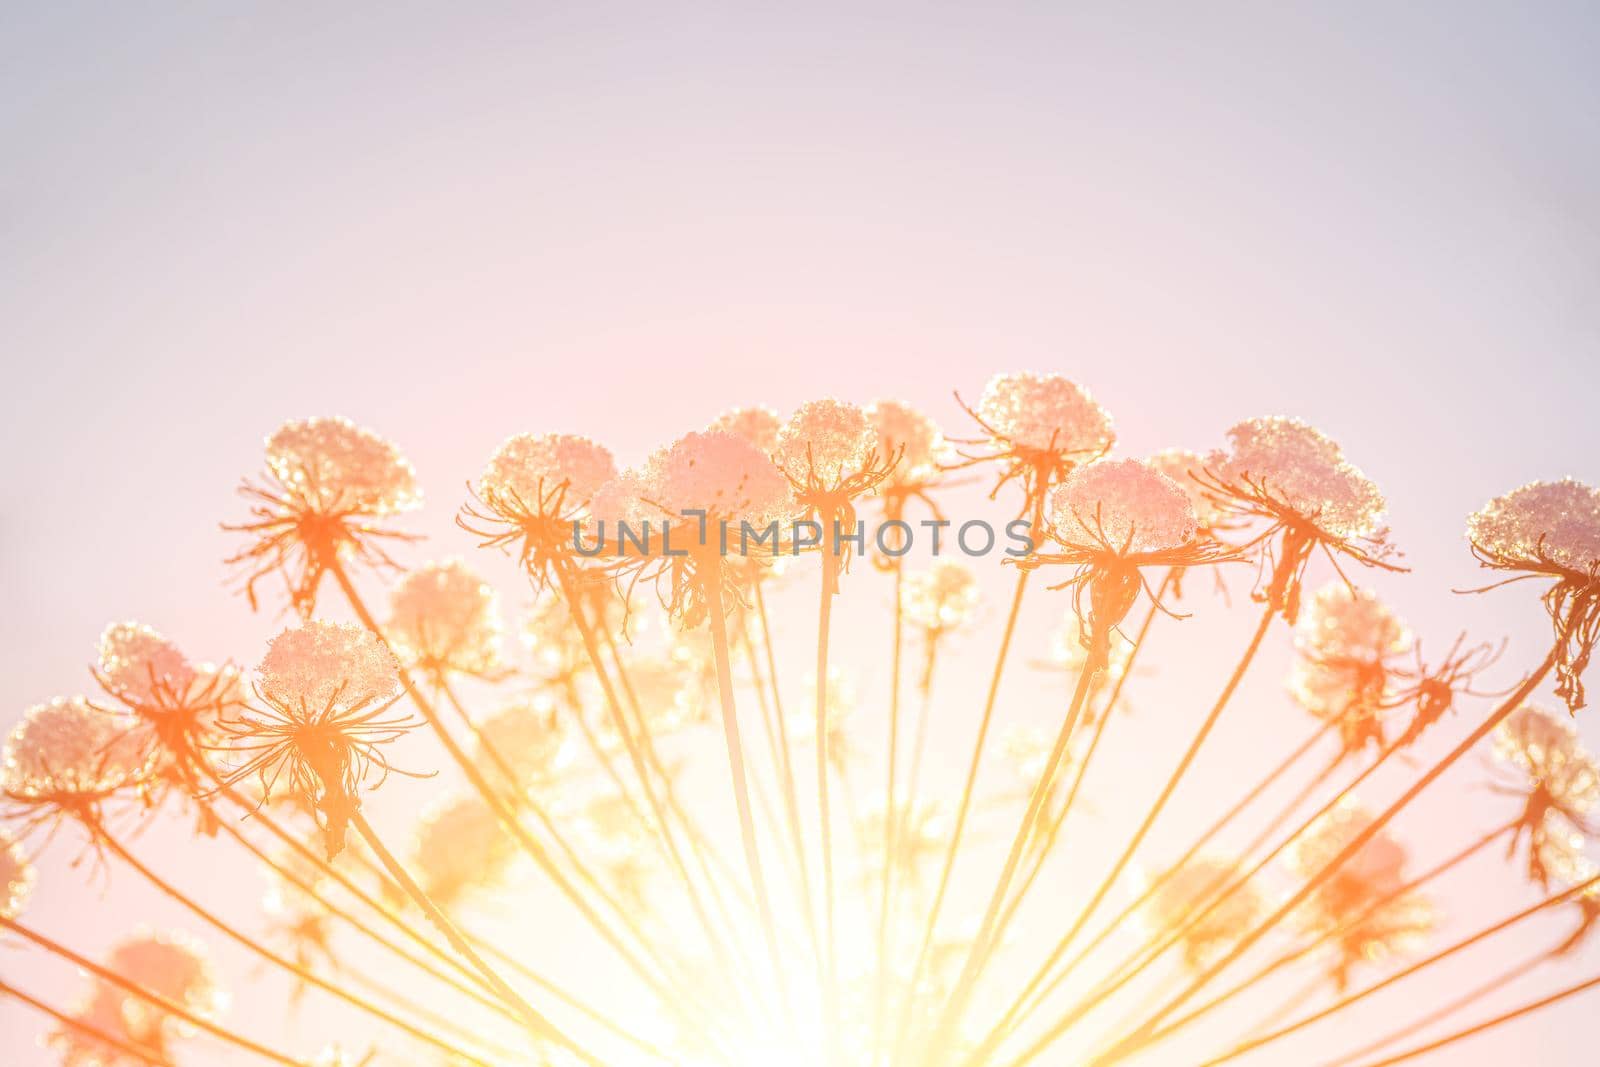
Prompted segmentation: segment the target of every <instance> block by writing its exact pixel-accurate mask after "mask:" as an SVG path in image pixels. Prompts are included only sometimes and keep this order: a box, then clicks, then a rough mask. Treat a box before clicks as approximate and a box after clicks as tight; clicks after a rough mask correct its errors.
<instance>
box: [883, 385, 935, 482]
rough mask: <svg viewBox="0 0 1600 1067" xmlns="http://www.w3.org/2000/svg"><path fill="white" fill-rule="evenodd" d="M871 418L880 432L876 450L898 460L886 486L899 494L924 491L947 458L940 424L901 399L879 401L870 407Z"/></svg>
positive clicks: (887, 457)
mask: <svg viewBox="0 0 1600 1067" xmlns="http://www.w3.org/2000/svg"><path fill="white" fill-rule="evenodd" d="M867 421H868V422H869V423H871V424H872V429H873V431H874V432H875V433H876V434H877V444H876V446H875V449H876V451H877V453H878V455H880V456H883V457H885V458H886V459H894V460H897V462H896V463H895V467H894V470H893V471H892V472H891V473H890V475H889V479H888V482H887V484H886V487H885V493H886V494H887V493H888V492H889V490H890V489H894V490H897V491H898V495H901V496H904V495H906V494H907V493H912V494H916V493H920V492H921V491H922V490H924V489H926V488H927V486H928V484H929V483H930V482H931V481H933V479H934V478H936V477H937V476H938V474H939V465H940V462H941V461H942V460H943V458H944V451H945V444H944V434H943V433H941V432H940V431H939V425H938V423H936V422H934V421H933V420H932V419H930V418H929V417H928V416H926V415H924V414H923V413H922V412H920V411H918V410H917V409H916V408H914V407H912V406H911V405H910V404H903V403H901V402H900V401H898V400H879V401H876V402H874V403H873V404H872V405H870V406H869V407H868V408H867Z"/></svg>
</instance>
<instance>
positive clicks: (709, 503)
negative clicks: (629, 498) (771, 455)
mask: <svg viewBox="0 0 1600 1067" xmlns="http://www.w3.org/2000/svg"><path fill="white" fill-rule="evenodd" d="M643 487H644V490H643V495H644V496H645V497H647V498H648V499H649V500H650V501H651V502H652V503H653V504H654V505H655V506H656V507H657V508H658V509H659V511H657V517H658V518H661V517H664V518H667V519H668V520H669V521H672V522H673V523H674V524H675V525H684V524H688V525H689V526H693V524H694V521H695V520H694V519H692V518H690V519H685V518H683V517H682V515H683V512H685V511H693V510H703V511H704V512H705V513H706V515H707V521H708V522H711V523H715V522H718V521H725V522H728V523H730V524H731V525H733V526H734V527H737V526H738V524H739V523H741V522H749V523H750V524H751V525H752V526H753V527H756V528H761V527H764V526H765V525H766V524H767V523H768V522H771V521H774V520H779V519H783V518H785V517H787V516H788V515H789V514H790V513H791V512H792V511H793V508H794V502H793V498H792V497H791V495H790V492H789V483H788V481H787V480H786V479H785V478H784V476H783V473H782V472H781V471H779V470H778V468H777V467H776V466H774V465H773V462H772V460H770V459H768V458H767V457H766V455H765V454H764V453H763V452H762V451H761V450H760V449H759V448H757V447H756V446H755V445H753V444H751V443H750V442H749V441H747V440H745V439H744V438H742V437H736V436H734V435H733V434H731V433H722V432H711V433H691V434H686V435H684V436H683V437H680V438H679V439H678V440H677V441H674V442H673V443H672V444H671V445H669V446H667V447H666V448H663V449H660V450H658V451H657V452H656V453H655V454H654V455H652V456H651V457H650V460H649V463H648V465H647V467H646V469H645V472H644V479H643ZM663 513H664V514H663ZM714 536H715V535H714V534H712V535H709V536H708V540H712V539H714Z"/></svg>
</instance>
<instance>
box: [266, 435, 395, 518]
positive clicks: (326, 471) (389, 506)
mask: <svg viewBox="0 0 1600 1067" xmlns="http://www.w3.org/2000/svg"><path fill="white" fill-rule="evenodd" d="M267 467H268V469H270V470H271V471H272V474H273V477H275V478H276V479H277V480H278V482H279V483H280V484H281V485H283V486H284V488H286V489H288V490H290V491H291V492H292V493H294V494H295V495H296V496H298V497H299V498H301V499H302V500H304V501H305V502H306V503H308V504H309V505H310V506H311V507H312V508H314V509H315V510H318V511H323V512H357V513H360V514H363V515H388V514H391V513H394V512H398V511H408V510H410V509H412V508H415V507H416V506H417V505H418V504H420V503H421V502H422V491H421V490H420V489H419V488H418V487H417V479H416V472H415V471H413V470H412V469H411V464H410V463H408V462H407V461H406V458H405V457H404V456H402V455H401V454H400V450H399V449H397V448H395V446H394V445H393V444H391V443H390V442H389V441H386V440H384V439H383V438H382V437H379V436H378V435H377V434H375V433H373V432H371V431H370V430H364V429H362V428H361V427H359V426H357V425H356V424H355V423H353V422H351V421H350V420H349V419H346V418H341V417H334V418H312V419H303V420H294V421H290V422H286V423H284V424H283V425H282V426H280V427H279V428H278V429H277V430H276V431H275V432H274V433H273V434H272V436H271V437H268V438H267Z"/></svg>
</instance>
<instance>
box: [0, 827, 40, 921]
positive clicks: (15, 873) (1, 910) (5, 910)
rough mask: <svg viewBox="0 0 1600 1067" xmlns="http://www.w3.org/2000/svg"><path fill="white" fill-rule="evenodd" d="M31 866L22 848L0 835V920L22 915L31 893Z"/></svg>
mask: <svg viewBox="0 0 1600 1067" xmlns="http://www.w3.org/2000/svg"><path fill="white" fill-rule="evenodd" d="M33 882H34V870H33V864H32V863H30V862H28V857H27V856H26V855H24V854H23V851H22V846H21V845H19V844H18V843H17V842H15V841H13V840H11V839H10V838H9V837H7V836H6V835H5V834H3V833H0V919H15V918H16V917H17V916H18V915H20V914H22V909H23V907H24V906H25V905H26V904H27V903H28V895H29V894H30V893H32V892H33Z"/></svg>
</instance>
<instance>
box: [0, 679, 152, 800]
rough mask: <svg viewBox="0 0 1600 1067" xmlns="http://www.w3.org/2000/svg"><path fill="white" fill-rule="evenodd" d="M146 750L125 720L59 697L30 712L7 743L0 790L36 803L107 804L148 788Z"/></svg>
mask: <svg viewBox="0 0 1600 1067" xmlns="http://www.w3.org/2000/svg"><path fill="white" fill-rule="evenodd" d="M146 747H147V746H146V745H145V744H144V743H143V740H142V738H141V737H140V736H139V735H138V732H137V731H136V730H130V729H129V728H128V720H127V719H126V718H124V717H121V716H116V715H111V714H108V713H107V712H104V711H100V710H98V709H96V708H93V707H91V706H90V705H89V703H88V702H87V701H86V700H84V699H83V698H82V697H73V698H72V699H70V700H66V699H61V698H57V699H55V700H52V701H51V702H50V703H48V704H40V705H38V706H37V707H34V708H31V709H29V711H28V713H27V714H26V715H24V716H23V719H22V721H21V722H20V723H18V724H17V725H16V726H15V727H14V728H13V729H12V731H11V735H10V736H9V737H7V738H6V744H5V757H4V766H3V767H0V791H3V792H4V793H5V794H6V795H7V796H9V797H10V798H11V799H13V800H18V801H22V802H32V803H52V802H54V803H63V804H67V803H73V802H79V801H93V800H97V799H103V798H104V797H107V796H109V795H110V794H112V793H114V792H116V791H117V790H119V789H123V788H127V787H130V786H140V785H143V784H145V782H146V780H147V778H148V776H149V773H150V760H149V758H148V756H147V755H146V754H145V752H146Z"/></svg>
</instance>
